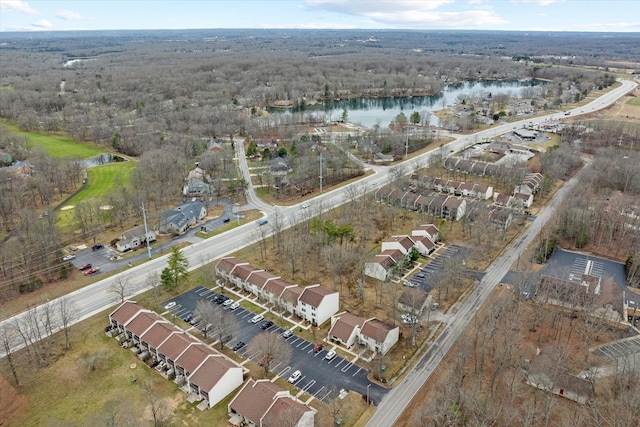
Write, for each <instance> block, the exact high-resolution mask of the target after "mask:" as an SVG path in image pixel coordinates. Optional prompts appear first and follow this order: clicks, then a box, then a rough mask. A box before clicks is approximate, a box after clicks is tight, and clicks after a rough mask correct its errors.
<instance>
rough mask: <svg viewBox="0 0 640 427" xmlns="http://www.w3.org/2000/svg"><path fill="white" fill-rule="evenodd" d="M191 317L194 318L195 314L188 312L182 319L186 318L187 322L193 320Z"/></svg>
mask: <svg viewBox="0 0 640 427" xmlns="http://www.w3.org/2000/svg"><path fill="white" fill-rule="evenodd" d="M191 319H193V314H191V313H188V314H187V315H186V316H184V317H183V318H182V320H184V321H185V322H187V323H189V322H191Z"/></svg>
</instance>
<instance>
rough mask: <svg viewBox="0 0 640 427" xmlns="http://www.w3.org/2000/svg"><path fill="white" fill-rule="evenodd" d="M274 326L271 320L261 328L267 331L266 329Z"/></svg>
mask: <svg viewBox="0 0 640 427" xmlns="http://www.w3.org/2000/svg"><path fill="white" fill-rule="evenodd" d="M272 326H273V322H272V321H271V320H267V321H266V322H264V323H263V324H262V325H260V328H261V329H265V330H266V329H269V328H270V327H272Z"/></svg>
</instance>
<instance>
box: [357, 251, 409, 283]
mask: <svg viewBox="0 0 640 427" xmlns="http://www.w3.org/2000/svg"><path fill="white" fill-rule="evenodd" d="M403 258H404V254H403V253H402V252H401V251H400V250H397V249H391V250H387V251H383V252H382V253H381V254H379V255H376V256H375V257H373V260H371V262H367V263H365V265H364V274H365V275H366V276H369V277H373V278H374V279H378V280H381V281H385V280H387V279H388V278H389V277H391V271H392V269H393V267H394V266H395V265H396V264H397V263H398V262H400V260H402V259H403Z"/></svg>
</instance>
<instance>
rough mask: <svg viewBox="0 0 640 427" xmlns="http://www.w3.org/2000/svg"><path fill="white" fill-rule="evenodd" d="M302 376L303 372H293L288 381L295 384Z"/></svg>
mask: <svg viewBox="0 0 640 427" xmlns="http://www.w3.org/2000/svg"><path fill="white" fill-rule="evenodd" d="M301 376H302V372H300V371H295V372H294V373H293V374H291V376H290V377H289V379H288V380H287V381H289V382H290V383H291V384H293V383H295V382H296V381H298V380H299V379H300V377H301Z"/></svg>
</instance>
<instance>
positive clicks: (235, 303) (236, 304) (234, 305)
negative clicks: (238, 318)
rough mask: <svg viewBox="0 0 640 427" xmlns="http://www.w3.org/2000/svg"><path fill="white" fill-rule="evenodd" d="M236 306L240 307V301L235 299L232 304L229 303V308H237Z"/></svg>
mask: <svg viewBox="0 0 640 427" xmlns="http://www.w3.org/2000/svg"><path fill="white" fill-rule="evenodd" d="M238 307H240V303H239V302H238V301H236V302H234V303H233V304H231V305H230V306H229V310H235V309H237V308H238Z"/></svg>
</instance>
